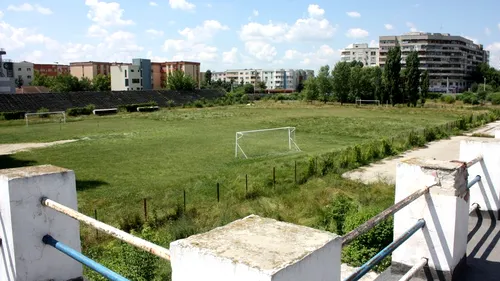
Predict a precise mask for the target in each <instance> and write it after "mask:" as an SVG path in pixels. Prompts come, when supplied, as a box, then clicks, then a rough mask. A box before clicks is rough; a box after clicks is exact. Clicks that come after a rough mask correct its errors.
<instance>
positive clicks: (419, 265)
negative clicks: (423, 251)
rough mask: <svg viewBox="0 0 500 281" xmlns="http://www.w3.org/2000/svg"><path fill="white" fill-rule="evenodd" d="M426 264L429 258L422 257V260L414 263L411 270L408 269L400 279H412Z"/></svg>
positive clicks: (402, 280) (404, 280) (400, 280)
mask: <svg viewBox="0 0 500 281" xmlns="http://www.w3.org/2000/svg"><path fill="white" fill-rule="evenodd" d="M425 265H427V258H422V260H421V261H420V262H419V263H417V264H416V265H414V266H413V267H412V268H411V269H410V270H408V272H406V274H405V275H403V277H401V278H400V279H399V281H410V280H411V278H412V277H413V276H415V274H417V272H418V271H419V270H420V269H422V268H423V267H424V266H425Z"/></svg>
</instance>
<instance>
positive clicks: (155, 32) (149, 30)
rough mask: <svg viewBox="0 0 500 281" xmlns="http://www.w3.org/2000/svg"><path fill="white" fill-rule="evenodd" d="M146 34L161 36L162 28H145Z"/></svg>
mask: <svg viewBox="0 0 500 281" xmlns="http://www.w3.org/2000/svg"><path fill="white" fill-rule="evenodd" d="M146 33H147V34H150V35H152V36H154V37H161V36H163V31H162V30H156V29H148V30H146Z"/></svg>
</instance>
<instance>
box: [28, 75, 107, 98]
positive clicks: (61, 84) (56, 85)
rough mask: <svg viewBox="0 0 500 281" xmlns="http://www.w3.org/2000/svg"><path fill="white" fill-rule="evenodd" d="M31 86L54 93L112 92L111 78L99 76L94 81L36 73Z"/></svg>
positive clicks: (85, 78) (84, 78)
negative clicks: (43, 88) (44, 88)
mask: <svg viewBox="0 0 500 281" xmlns="http://www.w3.org/2000/svg"><path fill="white" fill-rule="evenodd" d="M21 86H22V85H21ZM31 86H43V87H47V88H49V89H50V91H51V92H53V93H66V92H86V91H98V92H104V91H111V77H110V76H109V75H103V74H98V75H97V76H96V77H94V79H92V80H90V79H89V78H88V77H82V78H81V79H78V78H76V77H75V76H72V75H71V74H61V75H57V76H47V75H45V74H41V73H40V72H38V71H35V77H34V78H33V81H32V82H31ZM18 87H20V86H19V85H18Z"/></svg>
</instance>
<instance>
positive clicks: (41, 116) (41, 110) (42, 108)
mask: <svg viewBox="0 0 500 281" xmlns="http://www.w3.org/2000/svg"><path fill="white" fill-rule="evenodd" d="M46 112H49V109H48V108H45V107H41V108H40V109H38V110H37V111H36V113H46ZM38 116H39V117H40V118H47V117H49V115H48V114H40V115H38Z"/></svg>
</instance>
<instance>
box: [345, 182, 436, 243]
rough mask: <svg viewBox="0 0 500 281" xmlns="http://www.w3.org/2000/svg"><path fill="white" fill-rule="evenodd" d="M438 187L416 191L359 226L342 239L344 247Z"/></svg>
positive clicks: (428, 187)
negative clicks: (431, 189)
mask: <svg viewBox="0 0 500 281" xmlns="http://www.w3.org/2000/svg"><path fill="white" fill-rule="evenodd" d="M436 185H437V184H433V185H430V186H427V187H425V188H422V189H420V190H417V191H415V192H414V193H412V194H410V195H409V196H408V197H406V198H404V199H403V200H401V201H399V202H398V203H396V204H394V205H392V206H391V207H389V208H387V209H385V210H384V211H382V212H380V213H379V214H378V215H376V216H374V217H373V218H371V219H369V220H368V221H366V222H365V223H364V224H362V225H360V226H358V227H357V228H356V229H354V230H352V231H351V232H349V233H347V234H346V235H344V236H343V237H342V247H344V246H346V245H347V244H349V243H351V242H352V241H353V240H354V239H356V238H357V237H358V236H360V235H363V234H365V233H366V232H368V231H370V230H371V229H372V228H374V227H375V226H377V225H378V224H379V223H380V222H381V221H383V220H385V219H387V218H388V217H389V216H391V215H393V214H394V213H396V212H397V211H399V210H401V209H402V208H404V207H406V206H407V205H408V204H410V203H411V202H413V201H415V200H416V199H417V198H419V197H420V196H422V195H423V194H425V193H427V192H428V191H429V189H430V188H431V187H433V186H436Z"/></svg>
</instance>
